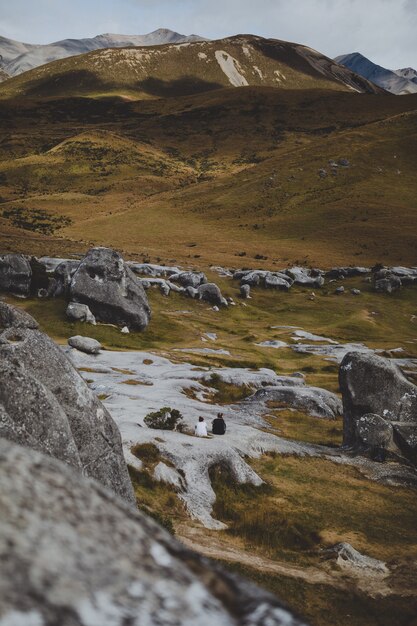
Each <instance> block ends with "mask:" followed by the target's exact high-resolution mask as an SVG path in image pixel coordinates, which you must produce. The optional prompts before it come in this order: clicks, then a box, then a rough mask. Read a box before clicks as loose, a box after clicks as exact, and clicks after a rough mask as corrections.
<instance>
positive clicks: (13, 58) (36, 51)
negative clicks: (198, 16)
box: [0, 28, 204, 76]
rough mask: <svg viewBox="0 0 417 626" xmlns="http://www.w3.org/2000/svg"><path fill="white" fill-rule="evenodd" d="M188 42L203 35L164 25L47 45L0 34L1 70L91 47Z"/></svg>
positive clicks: (16, 70)
mask: <svg viewBox="0 0 417 626" xmlns="http://www.w3.org/2000/svg"><path fill="white" fill-rule="evenodd" d="M188 41H190V42H192V41H204V38H203V37H200V36H199V35H182V34H180V33H177V32H175V31H172V30H170V29H167V28H159V29H157V30H155V31H153V32H151V33H147V34H145V35H123V34H120V35H119V34H114V33H103V34H101V35H96V36H95V37H86V38H81V39H76V38H68V39H62V40H59V41H55V42H52V43H50V44H26V43H21V42H18V41H14V40H12V39H7V38H6V37H0V55H1V56H2V57H3V62H4V65H3V69H4V70H5V71H6V72H7V73H8V74H10V75H11V76H18V75H19V74H22V73H23V72H26V71H29V70H31V69H34V68H35V67H39V66H41V65H45V64H46V63H50V62H52V61H56V60H59V59H64V58H68V57H71V56H75V55H79V54H85V53H86V52H91V51H93V50H100V49H105V48H121V47H126V46H154V45H163V44H166V43H172V44H174V43H186V42H188Z"/></svg>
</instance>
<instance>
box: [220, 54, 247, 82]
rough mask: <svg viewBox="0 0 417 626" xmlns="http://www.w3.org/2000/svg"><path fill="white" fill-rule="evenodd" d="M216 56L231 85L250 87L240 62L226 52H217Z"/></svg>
mask: <svg viewBox="0 0 417 626" xmlns="http://www.w3.org/2000/svg"><path fill="white" fill-rule="evenodd" d="M214 54H215V57H216V60H217V63H218V64H219V65H220V68H221V70H222V72H223V73H224V74H225V75H226V76H227V78H228V79H229V82H230V84H231V85H233V86H234V87H247V86H248V85H249V83H248V81H247V80H246V78H245V77H244V76H243V75H242V73H241V72H243V69H242V67H241V65H240V63H239V61H237V60H236V59H235V58H233V57H232V56H231V55H230V54H228V53H227V52H225V51H224V50H216V52H215V53H214Z"/></svg>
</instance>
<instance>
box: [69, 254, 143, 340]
mask: <svg viewBox="0 0 417 626" xmlns="http://www.w3.org/2000/svg"><path fill="white" fill-rule="evenodd" d="M70 299H71V301H72V302H78V303H80V304H86V305H87V306H88V307H89V309H90V311H91V312H92V314H93V315H94V317H95V318H96V320H98V321H101V322H107V323H110V324H117V325H118V326H127V327H128V328H129V329H130V330H144V329H145V328H146V327H147V325H148V324H149V321H150V317H151V310H150V306H149V303H148V298H147V296H146V294H145V291H144V289H143V286H142V283H141V281H140V279H139V278H137V277H136V276H135V274H134V273H133V272H132V270H131V269H129V267H128V266H127V265H126V264H125V262H124V261H123V259H122V257H121V256H120V254H119V253H118V252H115V251H114V250H111V249H110V248H92V249H91V250H90V251H89V252H88V253H87V255H86V256H85V257H84V259H82V261H81V263H80V265H79V267H78V269H77V270H76V272H75V273H74V275H73V276H72V279H71V284H70Z"/></svg>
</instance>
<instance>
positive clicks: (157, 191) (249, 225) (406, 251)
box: [0, 87, 417, 267]
mask: <svg viewBox="0 0 417 626" xmlns="http://www.w3.org/2000/svg"><path fill="white" fill-rule="evenodd" d="M416 109H417V97H416V96H404V97H403V98H393V97H392V96H389V95H379V96H376V95H372V94H369V95H366V94H365V95H357V94H354V93H352V94H351V93H344V92H340V91H327V92H326V91H319V90H315V91H307V92H304V91H301V90H298V91H288V90H278V89H272V88H261V87H257V88H254V87H249V88H240V89H239V88H237V89H223V90H217V91H212V92H210V93H208V94H201V95H194V96H188V97H182V98H170V99H155V100H148V101H140V102H135V101H126V100H122V99H119V98H114V99H111V98H105V99H88V98H78V99H77V98H72V99H60V100H56V101H54V100H47V101H43V102H42V101H30V100H25V101H21V100H19V101H16V100H10V101H7V100H3V101H2V102H1V103H0V130H1V132H2V135H3V136H4V141H3V142H2V144H1V145H0V197H1V200H2V202H1V205H0V212H1V214H2V215H3V219H4V221H3V224H2V229H1V235H0V244H1V246H2V248H3V249H14V250H16V249H21V250H22V249H25V250H26V251H35V252H39V250H44V249H45V245H46V244H45V243H43V241H44V239H43V238H45V237H46V235H45V234H42V232H41V230H42V229H40V228H39V226H38V227H37V226H36V223H37V221H38V222H39V221H40V223H41V224H42V223H43V221H42V220H45V215H44V214H43V213H41V214H40V215H39V213H37V212H39V211H41V212H46V216H47V217H48V216H49V218H48V219H50V221H51V224H52V226H53V228H52V231H53V232H52V233H49V235H48V236H47V240H48V244H47V245H48V246H50V247H53V248H54V250H57V249H59V248H61V251H65V250H70V251H72V250H74V248H76V249H77V250H82V249H85V248H86V247H87V246H88V245H89V244H90V243H91V242H95V243H100V244H106V245H112V246H116V247H118V248H120V249H123V250H125V251H126V252H128V253H129V254H136V255H139V256H144V257H151V258H152V259H154V260H155V259H156V258H157V257H159V258H163V259H164V260H165V261H169V260H172V259H177V260H178V262H180V261H181V262H192V259H194V258H196V259H197V258H198V259H199V261H198V263H201V264H203V265H204V266H207V265H209V264H211V263H219V264H225V265H227V264H229V265H238V264H242V263H244V264H245V265H248V264H257V265H260V266H263V265H265V266H266V265H267V264H268V263H269V264H270V263H271V262H276V263H278V262H279V263H280V264H282V263H284V264H287V263H288V262H295V261H299V262H306V263H308V264H312V265H318V266H322V267H327V266H330V265H332V264H336V263H356V264H357V263H360V264H371V265H372V264H373V263H375V262H376V261H382V262H386V263H393V264H398V263H401V264H405V265H406V264H411V265H414V264H415V233H416V232H417V216H416V211H415V197H416V191H417V190H416V181H415V168H416V165H417V163H416V153H415V149H414V146H415V141H416V123H415V122H416ZM340 159H346V160H347V161H348V165H347V166H343V165H340V164H339V160H340ZM343 162H344V161H343ZM322 170H323V171H322ZM16 210H17V213H16ZM42 215H43V217H42ZM5 216H7V217H5ZM54 216H55V217H61V218H63V220H64V221H63V222H62V223H59V222H58V223H57V222H56V221H54V219H53V218H54ZM67 218H69V219H70V223H68V222H67V221H66V220H67ZM22 220H23V221H29V222H30V223H31V224H32V226H29V227H27V228H26V229H24V228H21V229H20V233H21V236H20V240H18V238H17V236H16V224H19V223H21V222H22ZM54 224H55V226H54ZM404 224H407V230H406V232H405V231H404ZM52 235H53V241H51V237H52ZM59 237H61V238H62V239H59ZM77 242H78V243H77ZM241 255H244V256H246V258H245V259H240V258H239V256H241ZM259 256H261V257H268V260H263V259H259ZM255 257H258V260H255Z"/></svg>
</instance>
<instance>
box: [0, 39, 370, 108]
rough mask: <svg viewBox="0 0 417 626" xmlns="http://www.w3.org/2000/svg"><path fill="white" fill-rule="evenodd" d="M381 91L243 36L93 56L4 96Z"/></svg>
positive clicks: (51, 68)
mask: <svg viewBox="0 0 417 626" xmlns="http://www.w3.org/2000/svg"><path fill="white" fill-rule="evenodd" d="M243 86H263V87H275V88H279V89H285V90H287V89H290V90H294V89H335V90H338V91H354V92H366V93H379V92H382V90H381V89H380V88H379V87H376V86H375V85H373V84H372V83H370V82H368V81H367V80H365V79H364V78H362V77H360V76H358V75H357V74H355V73H353V72H352V71H351V70H349V69H347V68H345V67H343V66H341V65H338V64H337V63H335V62H334V61H332V60H331V59H329V58H327V57H325V56H324V55H322V54H320V53H319V52H316V51H315V50H312V49H311V48H307V47H305V46H301V45H298V44H294V43H288V42H284V41H278V40H272V39H263V38H261V37H254V36H251V35H239V36H236V37H230V38H228V39H221V40H218V41H201V42H187V43H181V44H167V45H163V46H151V47H139V48H134V47H131V48H117V49H105V50H95V51H93V52H90V53H88V54H83V55H79V56H73V57H70V58H66V59H61V60H58V61H54V62H52V63H48V64H47V65H43V66H40V67H38V68H35V69H33V70H30V71H28V72H24V73H23V74H21V75H19V76H17V77H15V78H13V79H12V80H10V81H9V82H8V83H7V85H5V86H3V88H2V90H1V92H0V97H3V98H4V97H13V96H21V95H24V96H36V97H39V96H40V97H56V96H61V97H62V96H76V95H84V96H86V95H89V96H95V97H100V96H103V95H109V94H114V95H122V96H125V97H129V98H135V99H148V98H155V97H173V96H184V95H190V94H195V93H202V92H209V91H213V90H216V89H220V88H224V87H243Z"/></svg>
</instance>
